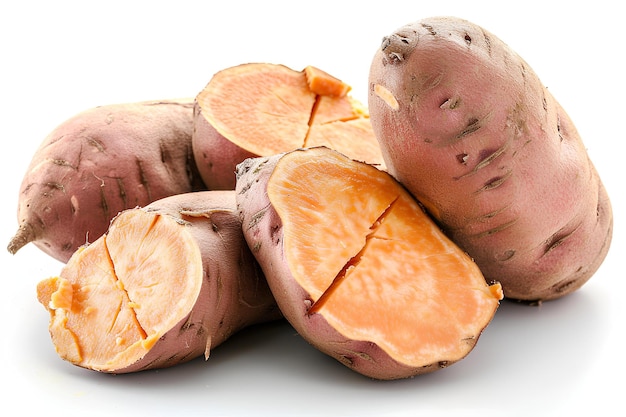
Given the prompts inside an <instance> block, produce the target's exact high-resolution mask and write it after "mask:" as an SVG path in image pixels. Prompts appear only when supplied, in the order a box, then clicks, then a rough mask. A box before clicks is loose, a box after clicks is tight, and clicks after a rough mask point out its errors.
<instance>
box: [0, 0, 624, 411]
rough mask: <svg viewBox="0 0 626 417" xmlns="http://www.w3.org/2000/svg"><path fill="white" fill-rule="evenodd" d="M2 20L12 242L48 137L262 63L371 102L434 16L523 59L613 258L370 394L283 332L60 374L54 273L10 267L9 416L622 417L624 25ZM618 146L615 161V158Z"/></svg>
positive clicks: (531, 11) (168, 8)
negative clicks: (45, 299) (49, 285)
mask: <svg viewBox="0 0 626 417" xmlns="http://www.w3.org/2000/svg"><path fill="white" fill-rule="evenodd" d="M491 3H492V4H493V5H494V6H490V5H489V4H490V3H489V2H481V1H471V2H470V1H450V0H448V1H441V2H438V1H432V2H425V1H415V0H413V1H407V2H402V1H395V2H389V1H381V2H363V1H337V0H335V1H309V2H304V3H297V2H283V3H281V4H282V5H281V4H279V2H275V1H250V2H244V1H233V2H226V1H221V2H208V1H205V2H201V1H195V2H192V1H184V0H179V1H177V2H171V1H170V2H161V1H151V2H136V1H132V0H128V1H124V2H120V1H107V2H102V3H100V2H75V3H69V2H67V1H51V2H46V1H40V2H29V1H21V2H10V3H9V2H3V3H2V5H1V6H0V46H1V54H0V56H1V58H0V59H2V64H1V65H0V92H1V93H2V97H1V100H0V106H1V107H2V109H1V110H2V112H1V114H2V118H1V120H2V141H3V143H4V144H5V146H7V148H6V150H5V151H4V152H3V158H2V164H1V165H0V167H1V169H2V178H3V183H4V204H3V205H2V206H1V209H2V216H0V219H2V222H1V226H0V227H1V229H0V230H1V234H0V241H2V242H5V244H6V243H7V242H8V240H9V238H10V236H11V235H12V234H13V233H14V231H15V228H16V218H15V211H16V206H17V194H18V188H19V185H20V182H21V177H22V175H23V173H24V172H25V169H26V166H27V164H28V162H29V160H30V158H31V156H32V154H33V152H34V150H35V148H36V147H37V145H38V144H39V143H40V141H41V140H43V138H44V136H45V135H46V134H47V133H48V132H49V131H50V130H52V129H53V128H54V127H55V126H56V125H57V124H59V123H60V122H62V121H63V120H65V119H66V118H68V117H70V116H72V115H74V114H75V113H77V112H78V111H81V110H84V109H87V108H90V107H93V106H96V105H101V104H110V103H114V102H129V101H139V100H147V99H157V98H168V97H178V96H195V95H196V94H197V93H198V92H199V91H200V90H201V89H202V88H203V87H204V85H205V84H206V83H207V82H208V81H209V79H210V77H211V76H212V75H213V74H214V73H215V72H216V71H218V70H220V69H223V68H226V67H228V66H232V65H236V64H240V63H244V62H254V61H266V62H274V63H281V64H285V65H288V66H290V67H292V68H294V69H302V68H304V66H306V65H309V64H311V65H316V66H318V67H320V68H322V69H324V70H326V71H328V72H330V73H331V74H334V75H336V76H338V77H339V78H342V79H343V80H344V81H346V82H348V83H349V84H351V85H352V86H353V95H354V96H355V97H356V98H358V99H360V100H362V101H363V102H366V100H367V95H366V92H367V72H368V67H369V64H370V60H371V57H372V55H373V53H374V51H375V49H376V48H377V47H378V46H379V42H380V40H381V39H382V37H383V36H384V35H386V34H388V33H389V32H391V31H392V30H394V29H396V28H397V27H399V26H402V25H404V24H405V23H409V22H411V21H414V20H418V19H420V18H423V17H427V16H431V15H442V14H447V15H457V16H459V17H464V18H467V19H469V20H473V21H474V22H476V23H479V24H481V25H483V26H484V27H486V28H487V29H489V30H490V31H492V32H494V33H495V34H496V35H498V36H499V37H501V38H502V39H504V40H505V42H507V43H509V45H511V46H512V47H514V49H516V50H517V51H518V52H519V53H520V54H521V55H522V56H523V57H524V58H525V59H526V61H527V62H528V63H530V65H531V66H532V67H533V68H534V69H535V70H536V71H537V73H538V74H539V75H540V77H541V78H542V80H543V82H544V83H545V84H546V85H548V86H549V88H550V90H551V91H552V92H553V93H554V94H555V96H556V97H557V98H558V99H559V101H560V102H561V104H563V106H564V107H565V108H566V109H567V111H568V112H569V113H570V115H571V116H572V118H573V119H574V121H575V123H576V125H577V127H578V129H579V131H580V132H581V134H582V135H583V138H584V140H585V144H586V146H587V148H588V150H589V153H590V155H591V157H592V159H593V160H594V162H595V163H596V165H597V167H598V169H599V171H600V174H601V176H602V178H603V180H604V182H605V185H606V186H607V188H608V190H609V194H610V196H611V198H612V201H613V209H614V212H615V236H614V240H613V244H612V248H611V251H610V253H609V256H608V258H607V259H606V261H605V263H604V264H603V265H602V267H601V269H600V270H599V271H598V273H597V274H596V275H595V276H594V277H593V278H592V279H591V281H589V283H588V284H587V285H585V286H584V287H583V288H582V289H581V290H579V291H578V292H577V293H575V294H573V295H571V296H568V297H566V298H564V299H562V300H559V301H554V302H549V303H545V304H543V305H542V306H541V307H528V306H522V305H517V304H512V303H504V304H503V305H502V306H501V308H500V310H499V311H498V313H497V315H496V317H495V319H494V321H493V322H492V324H491V325H490V326H489V327H488V328H487V329H486V331H485V332H484V334H483V336H482V338H481V339H480V340H479V342H478V345H477V346H476V348H475V349H474V351H473V352H472V353H471V354H470V355H469V356H468V357H467V358H466V359H464V360H463V361H461V362H459V363H457V364H455V365H453V366H451V367H449V368H447V369H444V370H442V371H438V372H436V373H433V374H430V375H425V376H421V377H417V378H414V379H410V380H403V381H394V382H376V381H371V380H369V379H367V378H364V377H362V376H360V375H358V374H356V373H354V372H352V371H350V370H348V369H347V368H344V367H343V366H342V365H340V364H339V363H337V362H335V361H334V360H332V359H329V358H327V357H326V356H324V355H322V354H320V353H318V352H317V351H316V350H314V349H313V348H311V347H310V346H309V345H307V344H306V343H304V342H303V341H302V340H301V339H300V338H299V336H297V335H296V334H295V333H294V331H293V330H292V329H291V328H290V327H289V326H287V325H285V324H282V323H277V324H273V325H269V326H263V327H258V328H254V329H250V330H249V331H245V332H243V333H240V334H239V335H237V336H236V337H234V338H233V339H231V340H230V341H228V342H227V343H226V344H224V345H222V346H221V347H218V348H217V349H215V350H214V351H213V354H212V356H211V358H210V359H209V361H208V362H203V361H202V360H198V361H194V362H192V363H189V364H187V365H182V366H179V367H174V368H171V369H168V370H161V371H154V372H144V373H139V374H133V375H126V376H110V375H102V374H97V373H94V372H90V371H86V370H83V369H80V368H77V367H74V366H72V365H70V364H68V363H66V362H64V361H62V360H61V359H59V358H58V356H57V355H56V353H55V352H54V348H53V346H52V344H51V342H50V339H49V336H48V330H47V325H48V314H47V313H46V312H45V310H44V309H43V307H42V306H41V305H39V304H38V303H37V300H36V297H35V286H36V284H37V283H38V282H39V281H40V280H41V279H44V278H47V277H48V276H50V275H55V274H57V273H58V271H59V270H60V266H61V265H60V264H59V263H57V262H56V261H52V260H50V259H49V258H48V257H47V256H46V255H44V254H43V253H42V252H39V251H38V250H37V249H36V248H35V247H34V246H32V245H31V246H28V247H26V248H24V249H22V250H21V251H20V252H18V254H16V255H15V256H11V255H9V254H8V252H6V251H4V250H2V251H0V259H1V262H2V267H3V274H2V275H3V277H2V287H3V300H2V303H0V306H1V307H0V308H1V309H2V310H1V315H0V317H1V318H2V320H3V331H2V333H1V336H0V337H1V346H2V350H1V351H0V355H1V356H0V357H1V358H2V361H3V368H2V371H1V372H0V375H1V376H0V378H1V379H2V388H0V414H2V415H4V416H8V415H15V411H12V412H10V411H9V410H19V413H20V415H24V414H26V413H28V412H40V413H42V415H46V416H75V415H89V416H100V415H103V416H104V415H113V414H116V415H120V416H127V415H134V416H148V415H150V416H165V415H168V416H169V415H180V416H196V415H203V416H238V415H273V416H278V415H290V416H295V415H306V416H309V415H310V416H313V415H324V416H335V415H337V416H339V415H341V416H347V415H358V416H366V415H372V416H374V415H375V416H379V417H380V416H414V415H426V416H448V415H481V416H485V415H538V416H541V415H571V414H573V413H576V415H578V413H580V414H582V413H593V415H597V416H610V415H617V414H618V413H620V412H622V411H623V406H622V404H623V395H624V393H623V386H622V380H623V375H624V373H625V372H626V366H625V364H624V356H625V355H624V336H623V334H624V330H625V328H624V318H625V317H624V312H625V307H624V305H625V303H624V300H623V296H622V291H626V287H625V284H624V282H625V278H626V276H625V275H626V273H625V272H624V268H623V265H622V264H621V261H622V260H623V256H624V253H625V252H624V236H623V234H624V223H623V217H622V216H623V214H624V212H625V209H626V208H625V207H624V205H625V204H626V202H625V201H624V194H625V193H624V188H623V184H620V183H619V181H620V177H621V176H623V173H621V169H622V168H623V167H624V151H623V150H622V149H623V144H624V142H625V141H626V133H625V132H626V129H624V97H626V89H625V88H624V78H623V66H622V62H623V58H624V51H625V49H624V43H623V29H622V28H621V27H622V23H623V22H622V19H621V18H622V14H621V12H618V9H617V5H618V4H619V3H618V2H611V1H593V2H588V3H587V2H585V3H583V2H576V1H567V2H565V1H563V2H555V1H524V2H495V1H494V2H491ZM616 146H619V148H617V149H616Z"/></svg>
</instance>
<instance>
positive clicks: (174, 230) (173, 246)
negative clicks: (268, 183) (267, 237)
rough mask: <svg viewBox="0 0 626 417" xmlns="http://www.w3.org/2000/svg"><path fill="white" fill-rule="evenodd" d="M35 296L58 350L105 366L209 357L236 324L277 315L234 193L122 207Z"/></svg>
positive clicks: (119, 369) (116, 369) (87, 364)
mask: <svg viewBox="0 0 626 417" xmlns="http://www.w3.org/2000/svg"><path fill="white" fill-rule="evenodd" d="M37 295H38V300H39V301H40V302H41V304H43V305H44V306H45V307H46V309H47V310H48V311H49V313H50V325H49V330H50V334H51V337H52V341H53V344H54V346H55V348H56V350H57V353H58V354H59V356H60V357H62V358H63V359H65V360H67V361H69V362H71V363H73V364H75V365H77V366H80V367H83V368H88V369H93V370H97V371H103V372H109V373H128V372H134V371H139V370H144V369H153V368H163V367H167V366H172V365H176V364H178V363H182V362H186V361H188V360H191V359H193V358H196V357H198V356H202V355H204V356H205V358H208V356H209V353H210V350H211V349H212V348H213V347H216V346H217V345H219V344H220V343H222V342H223V341H224V340H226V339H227V338H228V337H229V336H230V335H231V334H232V333H234V332H236V331H238V330H239V329H241V328H243V327H245V326H247V325H250V324H253V323H259V322H262V321H269V320H273V319H276V318H279V317H280V313H279V312H278V309H277V308H276V306H275V302H274V299H273V298H272V296H271V293H270V291H269V288H268V287H267V283H266V282H265V278H264V277H263V274H262V271H261V269H260V267H258V265H257V264H256V262H255V260H254V257H253V256H252V254H251V252H250V251H249V248H248V247H247V245H246V243H245V240H244V238H243V234H242V231H241V221H240V220H239V218H238V215H237V213H236V209H235V198H234V191H231V192H226V191H223V192H220V191H207V192H198V193H187V194H182V195H176V196H171V197H169V198H166V199H161V200H157V201H155V202H153V203H151V204H150V205H148V206H146V207H145V208H136V209H131V210H126V211H123V212H121V213H120V214H119V215H118V216H117V217H115V218H114V219H113V222H112V223H111V226H110V227H109V230H108V231H107V233H105V234H104V235H102V236H101V237H100V238H98V239H97V240H96V241H94V242H93V243H92V244H90V245H89V246H86V247H84V248H81V249H80V250H79V251H78V252H76V253H75V254H74V255H73V256H72V257H71V258H70V260H69V261H68V263H67V264H66V265H65V266H64V268H63V269H62V270H61V273H60V275H59V276H56V277H52V278H49V279H45V280H43V281H41V282H40V283H39V285H38V286H37Z"/></svg>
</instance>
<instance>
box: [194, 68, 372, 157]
mask: <svg viewBox="0 0 626 417" xmlns="http://www.w3.org/2000/svg"><path fill="white" fill-rule="evenodd" d="M349 90H350V87H349V86H348V85H347V84H345V83H343V82H341V81H340V80H338V79H336V78H334V77H332V76H330V75H328V74H326V73H324V72H323V71H321V70H319V69H316V68H314V67H307V68H306V69H305V70H303V71H295V70H292V69H290V68H288V67H285V66H283V65H274V64H263V63H256V64H244V65H239V66H236V67H231V68H228V69H226V70H223V71H220V72H218V73H217V74H215V75H214V77H213V78H212V80H211V81H210V82H209V83H208V84H207V86H206V87H205V88H204V89H203V90H202V91H201V92H200V93H199V94H198V96H197V97H196V101H197V102H198V104H199V106H200V108H201V109H202V114H203V116H204V117H205V118H206V120H207V121H208V122H209V123H210V124H211V125H212V126H213V128H215V130H217V132H218V133H219V134H220V135H222V136H223V137H225V138H226V139H228V140H229V141H230V142H232V143H233V144H235V145H236V146H238V147H239V148H241V149H243V150H245V151H247V152H250V153H252V154H254V155H258V156H269V155H274V154H278V153H282V152H288V151H291V150H294V149H298V148H302V147H313V146H320V145H325V146H327V147H330V148H333V149H336V150H338V151H339V152H341V153H344V154H346V155H348V156H350V157H353V158H356V159H359V160H364V161H367V162H370V163H375V164H381V165H382V164H383V158H382V153H381V151H380V148H379V145H378V141H377V140H376V137H375V136H374V133H373V130H372V127H371V124H370V122H369V113H368V111H367V108H366V107H365V106H363V105H362V104H360V103H359V102H358V101H357V100H355V99H354V98H352V97H350V96H348V95H347V92H348V91H349ZM320 93H323V94H320ZM344 124H345V125H346V126H344ZM333 131H337V134H335V135H333V134H332V132H333ZM346 132H349V134H347V133H346Z"/></svg>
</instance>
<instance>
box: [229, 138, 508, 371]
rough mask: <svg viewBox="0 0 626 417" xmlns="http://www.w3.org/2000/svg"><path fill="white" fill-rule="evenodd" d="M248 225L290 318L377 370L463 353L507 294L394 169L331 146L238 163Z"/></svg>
mask: <svg viewBox="0 0 626 417" xmlns="http://www.w3.org/2000/svg"><path fill="white" fill-rule="evenodd" d="M236 191H237V207H238V210H239V212H240V213H241V217H242V221H243V232H244V236H245V238H246V241H247V242H248V245H249V246H250V248H251V249H252V252H253V254H254V255H255V257H256V259H257V260H258V262H259V264H260V265H261V268H263V271H264V274H265V276H266V279H267V282H268V284H269V286H270V289H271V290H272V293H273V294H274V297H275V299H276V302H277V304H278V306H279V307H280V309H281V311H282V313H283V315H284V316H285V318H286V319H287V320H288V321H289V322H290V323H291V324H292V325H293V327H294V328H295V329H296V330H297V331H298V332H299V333H300V335H302V337H303V338H304V339H305V340H307V341H308V342H309V343H310V344H312V345H313V346H315V347H317V348H318V349H319V350H320V351H322V352H324V353H326V354H327V355H329V356H331V357H333V358H335V359H337V360H338V361H340V362H341V363H343V364H344V365H346V366H347V367H349V368H351V369H353V370H355V371H356V372H359V373H361V374H363V375H365V376H368V377H372V378H376V379H387V380H388V379H399V378H406V377H410V376H413V375H417V374H422V373H426V372H431V371H434V370H437V369H440V368H442V367H445V366H448V365H450V364H452V363H455V362H457V361H459V360H460V359H462V358H464V357H465V356H466V355H467V354H468V353H469V352H470V351H471V350H472V349H473V347H474V346H475V344H476V342H477V340H478V337H479V336H480V334H481V333H482V331H483V329H484V328H485V327H486V326H487V325H488V323H489V322H490V321H491V319H492V317H493V315H494V314H495V311H496V309H497V307H498V305H499V300H500V299H502V291H501V287H500V284H498V283H492V284H491V285H488V284H487V282H486V281H485V279H484V277H483V275H482V274H481V272H480V270H479V269H478V267H477V266H476V264H475V263H474V262H473V261H472V260H471V259H470V258H469V257H468V256H467V255H466V254H465V253H464V252H463V251H462V250H460V249H459V248H458V246H456V245H455V244H454V243H453V242H452V241H450V240H449V239H448V238H447V237H446V236H445V235H444V234H443V233H442V232H441V231H440V230H439V228H438V227H437V225H436V224H435V223H434V222H433V221H432V220H431V219H430V218H429V217H428V216H427V215H426V213H425V212H424V211H423V209H422V208H421V206H420V205H419V204H418V202H417V201H416V200H415V199H414V198H413V197H412V196H411V195H410V194H409V193H408V192H406V190H405V189H404V188H403V187H402V186H401V185H400V184H399V183H398V182H396V181H395V180H394V179H393V177H391V176H390V175H389V174H387V173H386V172H384V171H381V170H379V169H377V168H375V167H374V166H372V165H369V164H365V163H363V162H358V161H354V160H352V159H349V158H347V157H346V156H344V155H342V154H340V153H338V152H336V151H334V150H330V149H329V148H325V147H316V148H308V149H301V150H294V151H290V152H288V153H284V154H278V155H273V156H270V157H265V158H263V157H259V158H253V159H247V160H245V161H244V162H243V163H241V164H239V165H238V168H237V186H236Z"/></svg>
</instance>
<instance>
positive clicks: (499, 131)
mask: <svg viewBox="0 0 626 417" xmlns="http://www.w3.org/2000/svg"><path fill="white" fill-rule="evenodd" d="M369 83H370V88H369V99H368V107H369V109H370V117H371V122H372V125H373V129H374V131H375V133H376V136H377V138H378V141H379V143H380V145H381V149H382V151H383V156H384V159H385V162H386V165H387V168H388V170H389V172H390V173H391V174H392V175H393V176H394V177H395V178H396V179H397V180H399V181H400V182H401V183H402V184H403V185H404V186H406V187H407V189H408V190H409V191H410V192H411V193H412V194H413V195H414V196H415V197H417V199H418V200H420V201H421V202H422V203H423V204H424V205H425V206H426V207H427V208H428V210H429V211H430V213H431V214H432V215H433V216H434V218H436V219H437V221H438V222H439V223H440V224H441V225H442V227H443V229H444V230H445V232H446V233H447V234H448V235H449V236H450V237H451V239H452V240H453V241H454V242H456V243H457V244H458V245H459V246H461V247H462V248H463V249H464V250H466V251H467V252H468V254H469V255H470V256H472V257H473V258H474V260H475V261H476V263H477V264H478V265H479V266H480V268H481V270H482V272H483V274H484V275H485V277H486V278H487V279H488V280H497V281H499V282H500V283H501V284H502V287H503V290H504V294H505V296H506V297H508V298H512V299H519V300H526V301H531V302H534V301H541V300H549V299H554V298H557V297H561V296H563V295H566V294H569V293H571V292H572V291H575V290H576V289H578V288H580V287H581V286H582V285H583V284H584V283H585V282H586V281H587V280H588V279H589V278H590V277H591V276H592V275H593V274H594V272H595V271H596V270H597V269H598V267H599V266H600V264H601V263H602V261H603V260H604V258H605V256H606V254H607V252H608V250H609V246H610V242H611V236H612V230H613V216H612V210H611V204H610V201H609V197H608V195H607V192H606V190H605V188H604V186H603V185H602V182H601V180H600V177H599V176H598V173H597V171H596V169H595V168H594V166H593V164H592V162H591V161H590V159H589V157H588V155H587V152H586V149H585V146H584V144H583V142H582V140H581V137H580V135H579V134H578V132H577V130H576V128H575V126H574V124H573V122H572V120H571V119H570V118H569V117H568V115H567V113H566V112H565V110H564V109H563V108H562V107H561V105H560V104H559V103H558V101H557V100H556V99H555V98H554V97H553V96H552V94H551V93H550V92H549V91H548V89H547V88H546V87H545V86H544V85H543V84H542V83H541V81H540V79H539V78H538V76H537V74H535V72H533V70H532V69H531V67H530V66H529V65H528V64H527V63H526V62H525V61H524V60H523V59H522V58H521V57H520V56H518V55H517V54H516V53H515V52H514V51H513V50H511V48H510V47H508V46H507V45H506V44H505V43H503V42H502V41H501V40H500V39H499V38H497V37H496V36H495V35H493V34H492V33H490V32H488V31H487V30H485V29H483V28H481V27H479V26H477V25H475V24H473V23H471V22H468V21H465V20H462V19H457V18H453V17H436V18H428V19H423V20H420V21H417V22H414V23H410V24H407V25H405V26H403V27H401V28H399V29H398V30H396V31H395V32H393V33H392V34H390V35H389V36H386V37H385V38H384V40H383V42H382V45H381V47H380V48H379V49H378V50H377V51H376V53H375V56H374V58H373V60H372V65H371V70H370V76H369Z"/></svg>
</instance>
